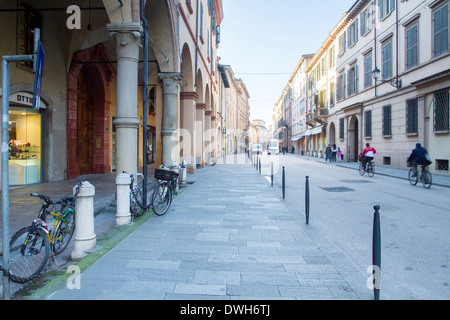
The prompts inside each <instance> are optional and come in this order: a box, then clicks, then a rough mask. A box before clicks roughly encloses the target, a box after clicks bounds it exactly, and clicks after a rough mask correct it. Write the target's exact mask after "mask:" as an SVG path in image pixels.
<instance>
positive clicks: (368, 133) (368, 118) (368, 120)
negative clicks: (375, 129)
mask: <svg viewBox="0 0 450 320" xmlns="http://www.w3.org/2000/svg"><path fill="white" fill-rule="evenodd" d="M364 121H365V131H364V136H365V137H366V138H371V137H372V110H367V111H365V112H364Z"/></svg>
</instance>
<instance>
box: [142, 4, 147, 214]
mask: <svg viewBox="0 0 450 320" xmlns="http://www.w3.org/2000/svg"><path fill="white" fill-rule="evenodd" d="M141 20H142V22H143V27H144V86H143V100H144V101H143V116H144V119H143V122H144V125H143V128H142V133H143V134H142V140H143V142H142V156H143V158H144V159H143V162H142V163H143V172H142V174H143V175H144V181H143V183H142V193H143V198H144V199H142V200H143V205H144V207H147V174H148V172H147V137H148V130H147V114H148V112H147V108H148V107H147V100H148V99H147V89H148V22H147V19H146V18H145V1H144V0H142V1H141Z"/></svg>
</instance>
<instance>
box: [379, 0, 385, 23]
mask: <svg viewBox="0 0 450 320" xmlns="http://www.w3.org/2000/svg"><path fill="white" fill-rule="evenodd" d="M383 2H384V0H378V9H379V19H380V20H381V19H383V17H384V15H383Z"/></svg>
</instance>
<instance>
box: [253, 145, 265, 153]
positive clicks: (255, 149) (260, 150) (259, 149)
mask: <svg viewBox="0 0 450 320" xmlns="http://www.w3.org/2000/svg"><path fill="white" fill-rule="evenodd" d="M262 153H263V148H262V145H260V144H254V145H252V154H262Z"/></svg>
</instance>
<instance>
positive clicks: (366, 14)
mask: <svg viewBox="0 0 450 320" xmlns="http://www.w3.org/2000/svg"><path fill="white" fill-rule="evenodd" d="M374 12H375V11H374V2H371V3H370V5H369V6H368V7H367V8H366V10H364V11H363V12H361V14H360V17H359V19H360V20H361V35H362V36H364V35H366V34H367V33H369V31H370V30H372V28H373V25H374V19H373V17H374Z"/></svg>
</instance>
